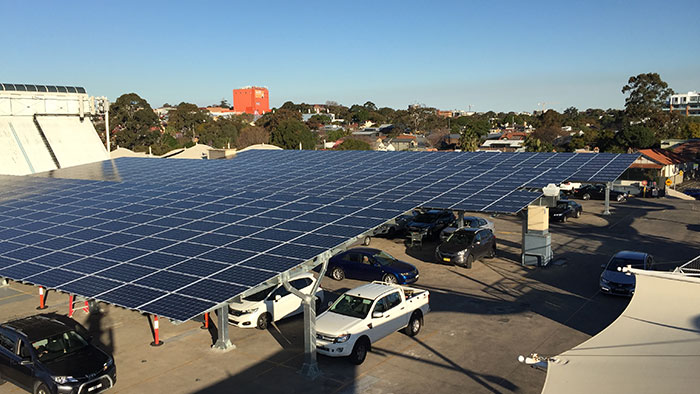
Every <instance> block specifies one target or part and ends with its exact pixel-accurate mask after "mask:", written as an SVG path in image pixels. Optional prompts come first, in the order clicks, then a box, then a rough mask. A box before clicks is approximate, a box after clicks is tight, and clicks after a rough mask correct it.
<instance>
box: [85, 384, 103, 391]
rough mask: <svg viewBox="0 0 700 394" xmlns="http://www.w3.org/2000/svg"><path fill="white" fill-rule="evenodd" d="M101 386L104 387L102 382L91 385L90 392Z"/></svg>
mask: <svg viewBox="0 0 700 394" xmlns="http://www.w3.org/2000/svg"><path fill="white" fill-rule="evenodd" d="M99 388H102V383H98V384H96V385H94V386H92V387H89V388H88V392H91V391H95V390H97V389H99Z"/></svg>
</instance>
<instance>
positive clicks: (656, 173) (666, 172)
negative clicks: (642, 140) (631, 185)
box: [620, 148, 693, 185]
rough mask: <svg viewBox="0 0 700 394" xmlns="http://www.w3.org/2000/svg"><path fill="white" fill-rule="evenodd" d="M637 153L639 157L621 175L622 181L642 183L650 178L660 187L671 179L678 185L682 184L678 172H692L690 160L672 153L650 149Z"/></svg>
mask: <svg viewBox="0 0 700 394" xmlns="http://www.w3.org/2000/svg"><path fill="white" fill-rule="evenodd" d="M637 153H639V154H640V155H641V156H640V157H639V158H637V160H635V161H634V163H632V165H630V168H629V169H628V170H627V171H625V172H624V173H623V174H622V176H621V177H620V178H621V179H622V180H625V181H635V180H636V181H642V180H648V179H650V178H651V179H652V180H654V181H656V182H658V184H659V185H661V184H663V182H665V180H666V179H671V180H672V181H673V183H674V184H679V183H682V182H683V176H682V175H681V173H680V171H683V172H684V173H687V172H689V171H692V170H693V163H692V159H688V158H686V157H683V156H681V155H679V154H677V153H675V152H672V151H668V150H665V149H660V148H652V149H640V150H639V151H637Z"/></svg>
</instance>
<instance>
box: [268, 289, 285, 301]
mask: <svg viewBox="0 0 700 394" xmlns="http://www.w3.org/2000/svg"><path fill="white" fill-rule="evenodd" d="M287 294H289V291H288V290H287V289H285V288H284V286H280V287H278V288H277V290H275V291H273V292H272V294H270V297H268V300H274V299H275V298H277V296H278V295H279V296H280V297H284V296H286V295H287Z"/></svg>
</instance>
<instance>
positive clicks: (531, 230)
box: [521, 205, 554, 266]
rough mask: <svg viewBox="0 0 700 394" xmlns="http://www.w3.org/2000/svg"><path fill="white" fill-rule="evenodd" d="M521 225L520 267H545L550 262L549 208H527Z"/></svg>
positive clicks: (551, 254)
mask: <svg viewBox="0 0 700 394" xmlns="http://www.w3.org/2000/svg"><path fill="white" fill-rule="evenodd" d="M526 212H527V215H526V218H525V221H524V223H523V244H522V254H521V259H522V262H521V263H522V265H539V266H545V265H547V264H549V262H550V261H552V258H553V257H554V254H553V253H552V235H551V234H550V233H549V208H548V207H546V206H533V205H530V206H529V207H527V211H526Z"/></svg>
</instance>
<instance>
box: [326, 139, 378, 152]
mask: <svg viewBox="0 0 700 394" xmlns="http://www.w3.org/2000/svg"><path fill="white" fill-rule="evenodd" d="M335 149H336V150H371V149H372V146H370V144H368V143H367V142H365V141H361V140H358V139H355V138H348V139H346V140H344V141H343V142H341V143H340V144H339V145H338V146H336V147H335Z"/></svg>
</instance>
